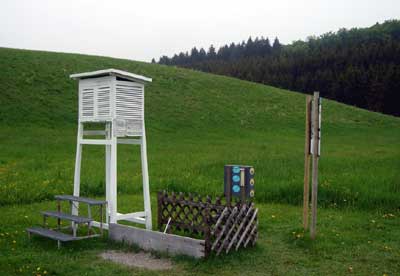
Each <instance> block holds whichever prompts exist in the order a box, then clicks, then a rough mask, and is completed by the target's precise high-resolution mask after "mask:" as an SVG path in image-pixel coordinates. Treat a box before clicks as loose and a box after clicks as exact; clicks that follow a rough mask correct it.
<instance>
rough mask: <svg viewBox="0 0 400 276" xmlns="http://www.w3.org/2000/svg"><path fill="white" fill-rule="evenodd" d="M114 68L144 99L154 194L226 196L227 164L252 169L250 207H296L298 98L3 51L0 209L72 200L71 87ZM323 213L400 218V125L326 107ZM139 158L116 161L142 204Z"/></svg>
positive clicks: (93, 188) (216, 79) (95, 181)
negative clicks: (350, 210) (78, 77)
mask: <svg viewBox="0 0 400 276" xmlns="http://www.w3.org/2000/svg"><path fill="white" fill-rule="evenodd" d="M104 68H116V69H121V70H126V71H129V72H133V73H137V74H142V75H145V76H148V77H151V78H153V82H152V83H151V84H149V85H148V86H147V87H146V91H145V116H146V130H147V136H148V157H149V173H150V188H151V191H152V193H155V192H157V191H159V190H163V189H168V190H174V191H178V192H179V191H182V192H192V193H200V194H210V195H221V193H222V191H223V166H224V164H232V163H237V164H250V165H253V166H254V167H255V169H256V199H257V200H258V201H260V202H284V203H290V204H299V203H300V202H301V201H302V191H303V188H302V185H303V184H302V183H303V154H304V153H303V152H304V111H305V97H304V95H303V94H301V93H296V92H290V91H287V90H283V89H279V88H274V87H271V86H266V85H262V84H257V83H252V82H248V81H243V80H238V79H235V78H231V77H225V76H218V75H213V74H208V73H203V72H198V71H193V70H188V69H182V68H176V67H170V66H164V65H158V64H148V63H142V62H136V61H131V60H123V59H115V58H108V57H100V56H88V55H78V54H66V53H52V52H41V51H28V50H17V49H7V48H0V88H1V89H0V194H1V195H2V196H1V197H0V205H2V204H11V203H24V202H34V201H40V200H43V199H52V198H53V195H54V194H59V193H71V192H72V186H73V185H72V183H73V179H72V178H73V168H74V159H75V149H76V129H77V116H78V114H77V103H78V100H77V83H76V81H74V80H71V79H70V78H69V75H70V74H71V73H77V72H85V71H91V70H99V69H104ZM322 108H323V111H322V139H323V140H322V152H321V153H322V157H321V160H320V190H319V199H320V204H321V205H325V206H334V207H336V206H347V205H350V206H356V207H360V208H377V207H379V208H389V209H390V208H397V207H398V193H399V192H400V181H399V179H400V174H399V167H400V119H399V118H395V117H393V116H388V115H383V114H379V113H375V112H370V111H366V110H362V109H359V108H355V107H351V106H347V105H344V104H341V103H337V102H335V101H331V100H326V99H324V100H323V107H322ZM137 153H138V148H136V149H134V148H132V147H130V146H126V145H121V146H119V150H118V162H119V163H118V192H119V193H123V194H130V193H137V194H140V193H141V191H140V189H141V188H140V187H141V175H140V159H139V156H138V155H137ZM81 190H82V194H83V195H88V196H91V195H98V196H102V195H104V147H101V146H99V147H97V146H88V147H84V150H83V169H82V186H81Z"/></svg>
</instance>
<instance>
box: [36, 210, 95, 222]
mask: <svg viewBox="0 0 400 276" xmlns="http://www.w3.org/2000/svg"><path fill="white" fill-rule="evenodd" d="M41 213H42V214H43V215H44V216H48V217H53V218H59V219H65V220H69V221H73V222H76V223H88V222H91V221H93V219H91V218H87V217H80V216H75V215H70V214H66V213H62V212H58V211H41Z"/></svg>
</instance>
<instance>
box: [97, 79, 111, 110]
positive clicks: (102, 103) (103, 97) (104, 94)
mask: <svg viewBox="0 0 400 276" xmlns="http://www.w3.org/2000/svg"><path fill="white" fill-rule="evenodd" d="M96 92H97V93H96V99H97V110H96V111H97V112H96V113H97V114H96V116H98V117H109V116H110V115H111V102H110V100H111V87H110V86H104V85H103V86H98V87H97V88H96Z"/></svg>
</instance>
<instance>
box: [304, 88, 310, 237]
mask: <svg viewBox="0 0 400 276" xmlns="http://www.w3.org/2000/svg"><path fill="white" fill-rule="evenodd" d="M310 130H311V96H310V95H307V96H306V127H305V143H304V191H303V227H304V230H307V229H308V206H309V199H310Z"/></svg>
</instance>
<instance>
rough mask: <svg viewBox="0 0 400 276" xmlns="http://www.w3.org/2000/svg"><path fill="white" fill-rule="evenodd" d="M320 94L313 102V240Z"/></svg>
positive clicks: (314, 234)
mask: <svg viewBox="0 0 400 276" xmlns="http://www.w3.org/2000/svg"><path fill="white" fill-rule="evenodd" d="M318 99H319V92H314V100H313V110H312V112H313V117H312V119H313V145H312V146H313V159H312V163H313V164H312V192H311V227H310V236H311V239H315V236H316V228H317V202H318V128H319V122H318V121H319V114H318V113H319V106H318V102H319V101H318Z"/></svg>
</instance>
